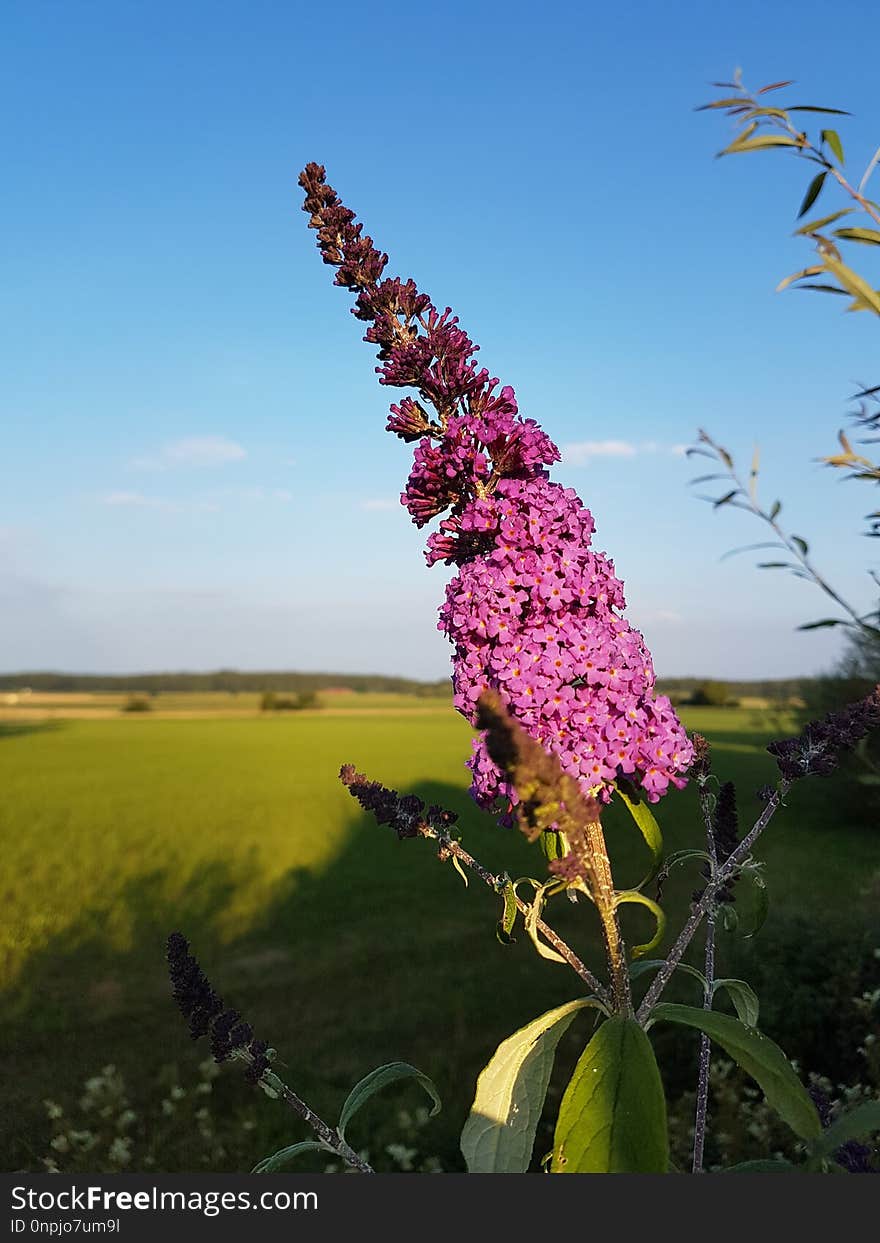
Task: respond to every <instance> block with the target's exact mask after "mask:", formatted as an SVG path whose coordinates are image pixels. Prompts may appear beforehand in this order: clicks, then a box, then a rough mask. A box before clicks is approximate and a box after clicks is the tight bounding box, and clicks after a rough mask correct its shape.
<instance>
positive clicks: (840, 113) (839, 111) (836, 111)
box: [786, 104, 852, 117]
mask: <svg viewBox="0 0 880 1243" xmlns="http://www.w3.org/2000/svg"><path fill="white" fill-rule="evenodd" d="M786 112H825V113H827V114H828V116H834V117H850V116H852V113H851V112H846V111H845V110H844V109H843V108H815V107H813V105H812V104H793V105H792V106H791V107H790V108H786Z"/></svg>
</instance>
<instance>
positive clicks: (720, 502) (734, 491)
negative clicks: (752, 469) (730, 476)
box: [712, 488, 739, 509]
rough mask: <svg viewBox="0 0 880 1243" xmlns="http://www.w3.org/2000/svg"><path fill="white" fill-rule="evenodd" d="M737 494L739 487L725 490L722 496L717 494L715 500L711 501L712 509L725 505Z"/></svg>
mask: <svg viewBox="0 0 880 1243" xmlns="http://www.w3.org/2000/svg"><path fill="white" fill-rule="evenodd" d="M738 494H739V488H733V489H731V491H730V492H726V493H725V494H724V496H719V498H718V500H717V501H713V502H712V507H713V508H714V509H720V508H721V506H722V505H727V504H728V502H729V501H732V500H733V498H734V497H735V496H737V495H738Z"/></svg>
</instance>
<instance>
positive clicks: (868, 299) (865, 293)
mask: <svg viewBox="0 0 880 1243" xmlns="http://www.w3.org/2000/svg"><path fill="white" fill-rule="evenodd" d="M822 258H823V259H824V261H825V266H826V268H827V269H828V271H829V272H831V274H832V275H833V276H836V277H837V279H838V280H839V281H840V283H841V285H843V287H844V289H846V290H847V291H848V292H849V293H851V294H852V296H853V297H854V298H855V299H856V300H857V301H858V302H860V303H864V305H865V306H866V307H867V308H868V309H869V310H871V311H874V312H875V313H876V314H877V315H880V294H878V293H877V290H876V289H872V288H871V286H870V285H869V284H868V282H867V281H865V280H863V279H862V278H861V276H859V274H858V273H857V272H854V271H853V270H852V268H849V267H847V265H846V264H845V263H843V262H842V261H841V260H840V259H838V258H837V257H836V256H835V255H832V254H830V253H829V251H828V250H823V252H822Z"/></svg>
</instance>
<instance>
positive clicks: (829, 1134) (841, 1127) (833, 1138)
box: [813, 1101, 880, 1156]
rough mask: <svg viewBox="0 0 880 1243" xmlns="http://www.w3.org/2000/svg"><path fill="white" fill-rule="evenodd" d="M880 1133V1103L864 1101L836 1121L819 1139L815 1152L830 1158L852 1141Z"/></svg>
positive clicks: (814, 1147)
mask: <svg viewBox="0 0 880 1243" xmlns="http://www.w3.org/2000/svg"><path fill="white" fill-rule="evenodd" d="M875 1131H880V1101H863V1102H862V1104H861V1105H856V1107H855V1109H850V1110H849V1112H848V1113H845V1114H843V1115H841V1117H839V1118H837V1119H835V1121H834V1122H832V1123H831V1126H829V1127H828V1128H827V1129H826V1130H824V1131H823V1132H822V1134H821V1136H820V1137H819V1140H818V1142H817V1143H816V1144H815V1145H814V1146H813V1151H814V1152H815V1153H818V1154H820V1155H823V1156H830V1155H831V1154H832V1153H834V1152H836V1151H837V1149H838V1148H840V1147H842V1145H843V1144H847V1143H849V1141H850V1140H851V1139H865V1138H866V1137H867V1136H868V1135H872V1134H873V1133H874V1132H875Z"/></svg>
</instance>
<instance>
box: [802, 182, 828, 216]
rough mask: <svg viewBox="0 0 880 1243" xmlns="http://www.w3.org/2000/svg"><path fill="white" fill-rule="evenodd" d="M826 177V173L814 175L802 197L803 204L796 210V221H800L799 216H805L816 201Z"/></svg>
mask: <svg viewBox="0 0 880 1243" xmlns="http://www.w3.org/2000/svg"><path fill="white" fill-rule="evenodd" d="M827 176H828V173H827V172H823V173H816V176H815V177H814V178H813V180H812V181H811V182H810V184H809V185H808V186H807V192H806V194H805V195H804V198H803V202H802V203H801V205H800V209H799V210H798V220H800V218H801V216H805V215H806V214H807V212H808V211H809V210H810V208H811V207H812V206H813V204H814V203H815V201H816V199H817V198H818V197H819V195H820V194H821V193H822V187H823V186H824V184H825V178H826V177H827Z"/></svg>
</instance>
